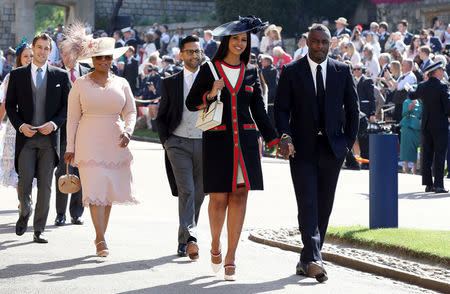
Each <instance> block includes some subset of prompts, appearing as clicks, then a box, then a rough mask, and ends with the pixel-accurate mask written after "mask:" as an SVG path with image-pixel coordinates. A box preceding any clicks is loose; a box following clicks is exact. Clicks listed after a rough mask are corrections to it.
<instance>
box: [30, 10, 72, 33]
mask: <svg viewBox="0 0 450 294" xmlns="http://www.w3.org/2000/svg"><path fill="white" fill-rule="evenodd" d="M35 12H36V14H35V15H36V32H42V31H45V30H46V29H47V27H48V26H50V25H51V26H53V27H54V28H56V26H57V25H58V24H60V23H61V24H63V23H64V14H65V8H64V7H63V6H57V5H46V4H37V5H36V7H35Z"/></svg>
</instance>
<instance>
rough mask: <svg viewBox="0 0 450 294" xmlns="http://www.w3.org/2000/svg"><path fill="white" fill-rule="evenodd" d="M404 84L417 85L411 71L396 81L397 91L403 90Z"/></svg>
mask: <svg viewBox="0 0 450 294" xmlns="http://www.w3.org/2000/svg"><path fill="white" fill-rule="evenodd" d="M406 83H408V84H410V85H411V86H412V85H414V84H416V83H417V78H416V76H415V75H414V73H413V72H412V71H410V72H407V73H406V74H404V75H402V76H401V77H400V78H399V79H398V85H397V90H403V89H405V84H406Z"/></svg>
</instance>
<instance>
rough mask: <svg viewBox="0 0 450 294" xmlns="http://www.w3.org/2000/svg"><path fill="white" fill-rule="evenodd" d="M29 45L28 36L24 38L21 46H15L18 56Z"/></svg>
mask: <svg viewBox="0 0 450 294" xmlns="http://www.w3.org/2000/svg"><path fill="white" fill-rule="evenodd" d="M28 45H29V43H28V42H27V38H26V37H24V38H23V39H22V42H21V43H20V45H19V46H17V47H16V48H14V51H16V57H18V56H20V54H21V53H22V51H23V50H24V49H25V48H27V47H28Z"/></svg>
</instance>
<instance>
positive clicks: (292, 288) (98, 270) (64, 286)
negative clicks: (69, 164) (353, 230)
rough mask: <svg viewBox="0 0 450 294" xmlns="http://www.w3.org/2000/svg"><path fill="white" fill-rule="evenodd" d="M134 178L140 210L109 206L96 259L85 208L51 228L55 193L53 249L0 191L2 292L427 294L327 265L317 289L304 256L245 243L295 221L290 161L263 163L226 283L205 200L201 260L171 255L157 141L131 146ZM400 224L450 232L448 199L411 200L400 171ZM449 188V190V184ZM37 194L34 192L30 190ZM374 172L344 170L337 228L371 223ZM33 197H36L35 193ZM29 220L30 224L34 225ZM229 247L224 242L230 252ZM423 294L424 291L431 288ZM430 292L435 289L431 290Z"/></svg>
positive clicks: (172, 230) (169, 211) (411, 183)
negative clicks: (300, 264) (213, 253)
mask: <svg viewBox="0 0 450 294" xmlns="http://www.w3.org/2000/svg"><path fill="white" fill-rule="evenodd" d="M131 148H132V149H133V153H134V155H135V165H134V167H133V169H134V175H135V182H136V188H137V192H138V197H139V198H140V200H141V202H142V203H141V205H137V206H115V207H113V209H112V214H111V222H110V226H109V231H108V233H107V241H108V245H109V247H110V250H111V255H110V256H109V257H108V258H106V259H100V258H97V257H96V256H95V247H94V244H93V239H94V229H93V226H92V223H91V221H90V217H89V211H88V210H87V211H86V212H85V215H84V220H85V225H83V226H74V225H66V226H64V227H55V226H53V221H54V218H55V214H56V213H55V210H54V197H53V198H52V206H51V210H50V216H49V219H48V226H47V230H46V234H47V237H48V238H49V242H50V243H49V244H44V245H42V244H35V243H32V242H31V241H32V231H33V230H32V227H30V228H29V230H28V232H27V233H26V234H25V235H24V236H22V237H18V236H16V235H15V234H14V226H15V222H16V220H17V211H16V208H17V200H16V195H15V191H14V190H13V189H4V188H0V195H1V203H2V205H1V208H0V293H28V292H33V293H83V292H84V293H302V291H303V292H306V293H309V292H312V291H314V293H424V291H425V290H423V289H420V288H417V287H414V286H410V285H406V284H404V283H399V282H396V281H393V280H390V279H386V278H382V277H377V276H374V275H371V274H367V273H361V272H357V271H353V270H350V269H347V268H342V267H340V266H337V265H334V264H331V263H327V264H326V266H327V270H328V272H329V275H330V280H329V281H328V282H327V283H326V284H321V285H318V284H317V283H316V282H315V281H314V280H312V279H304V278H302V277H299V276H295V275H293V273H294V268H295V264H296V262H297V260H298V255H297V254H295V253H292V252H286V251H282V250H279V249H276V248H271V247H267V246H262V245H260V244H256V243H253V242H251V241H249V240H248V239H247V236H248V230H250V229H252V228H265V227H272V228H277V227H287V226H295V225H296V213H297V212H296V209H295V199H294V195H293V191H292V187H291V183H290V177H289V171H288V165H287V164H285V163H283V162H282V161H275V160H265V163H264V164H263V169H264V177H265V186H266V190H265V191H264V192H251V195H250V198H249V199H250V200H249V204H248V214H247V217H246V223H245V225H244V227H245V232H244V233H243V235H242V241H241V243H240V245H239V248H238V256H237V265H238V268H237V273H238V281H237V282H234V283H229V282H224V281H223V276H222V275H223V271H222V272H221V273H220V274H219V275H217V276H214V275H213V274H212V271H211V269H210V266H209V256H208V252H209V243H210V236H209V224H208V217H207V205H208V199H207V198H206V200H205V203H204V205H203V208H202V212H201V216H200V227H199V236H200V238H199V240H200V242H199V245H200V255H201V257H200V261H199V262H195V263H192V262H190V261H188V259H186V258H178V257H177V256H175V255H174V253H175V250H176V246H177V240H176V235H177V233H176V232H177V201H176V198H174V197H172V196H170V195H169V186H168V184H167V180H166V177H165V170H164V164H163V152H162V149H161V147H160V145H158V144H151V143H143V142H132V144H131ZM400 186H401V190H400V191H401V193H407V194H403V196H401V199H400V203H399V207H400V213H399V214H400V225H401V226H407V227H423V228H436V229H448V225H449V221H448V216H447V214H446V213H444V212H446V211H448V207H449V205H450V196H449V195H440V196H438V197H436V196H435V195H434V194H430V195H428V194H423V193H419V194H415V193H413V191H414V189H415V188H417V190H419V189H418V188H420V189H421V186H420V178H419V177H414V176H407V175H406V176H404V175H400ZM447 186H449V187H450V185H447ZM34 193H35V192H34ZM367 193H368V174H367V172H364V171H363V172H353V171H343V173H342V177H341V180H340V183H339V188H338V193H337V199H336V205H335V209H334V212H333V217H332V220H331V223H332V225H338V224H349V225H350V224H361V225H367V224H368V216H367V215H368V197H367ZM33 197H35V195H34V196H33ZM31 223H32V222H31V221H30V224H31ZM225 245H226V244H224V248H225V247H226V246H225ZM426 292H427V291H426ZM427 293H431V292H427Z"/></svg>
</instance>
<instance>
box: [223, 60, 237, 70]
mask: <svg viewBox="0 0 450 294" xmlns="http://www.w3.org/2000/svg"><path fill="white" fill-rule="evenodd" d="M220 64H223V65H225V66H226V67H229V68H234V69H236V68H241V64H239V65H231V64H229V63H227V62H225V61H223V60H222V61H221V62H220Z"/></svg>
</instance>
